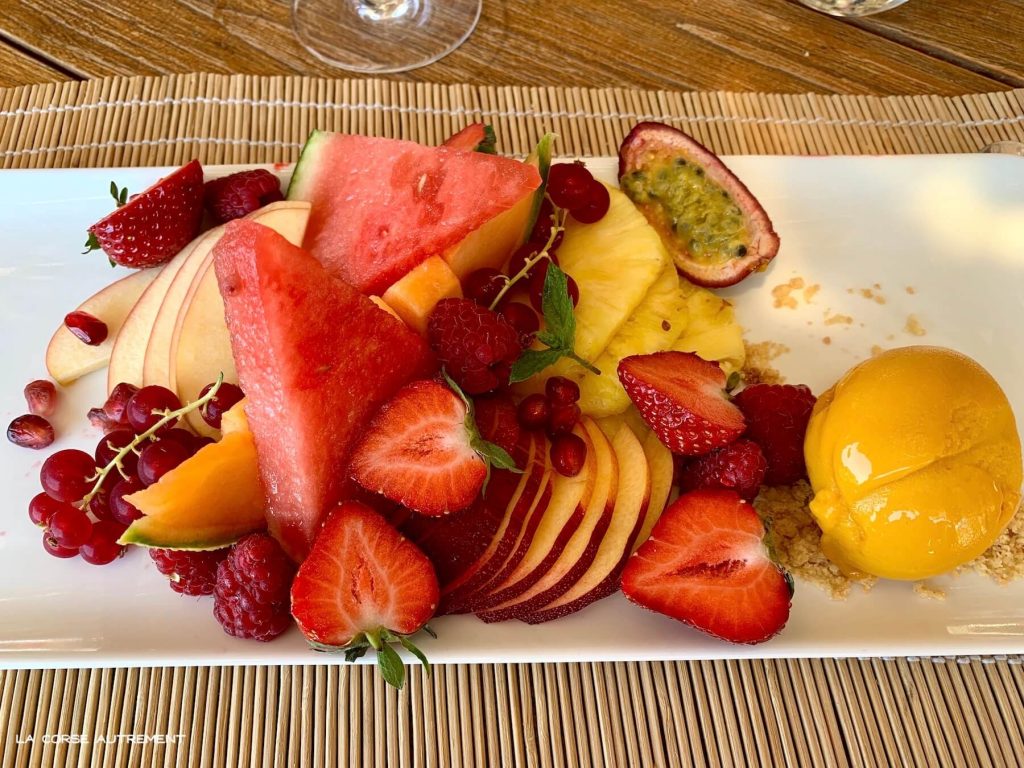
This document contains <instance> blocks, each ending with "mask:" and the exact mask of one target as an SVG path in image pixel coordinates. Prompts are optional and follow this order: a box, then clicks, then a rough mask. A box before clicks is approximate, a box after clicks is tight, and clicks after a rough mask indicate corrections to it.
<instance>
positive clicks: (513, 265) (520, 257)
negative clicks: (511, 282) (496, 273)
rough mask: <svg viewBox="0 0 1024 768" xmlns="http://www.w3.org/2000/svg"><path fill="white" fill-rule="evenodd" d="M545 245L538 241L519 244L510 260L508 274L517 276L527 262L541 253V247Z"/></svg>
mask: <svg viewBox="0 0 1024 768" xmlns="http://www.w3.org/2000/svg"><path fill="white" fill-rule="evenodd" d="M542 247H543V246H541V245H537V244H536V243H524V244H523V245H521V246H519V247H518V248H517V249H516V250H515V251H514V252H513V254H512V257H511V258H510V259H509V261H508V269H507V272H508V276H509V277H515V276H516V275H518V274H519V273H520V272H522V271H523V269H524V268H525V267H526V262H528V261H529V260H530V259H532V258H533V257H534V256H536V255H537V254H538V253H540V249H541V248H542Z"/></svg>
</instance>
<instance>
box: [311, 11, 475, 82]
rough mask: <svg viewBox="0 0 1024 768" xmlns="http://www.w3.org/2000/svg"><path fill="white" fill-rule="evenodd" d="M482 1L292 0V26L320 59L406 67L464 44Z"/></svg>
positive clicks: (370, 67)
mask: <svg viewBox="0 0 1024 768" xmlns="http://www.w3.org/2000/svg"><path fill="white" fill-rule="evenodd" d="M481 4H482V0H292V27H293V28H294V29H295V35H296V36H297V37H298V39H299V42H300V43H302V45H303V46H305V47H306V49H307V50H308V51H309V52H310V53H312V54H313V55H314V56H316V57H317V58H318V59H320V60H322V61H325V62H327V63H328V64H331V65H333V66H335V67H340V68H341V69H347V70H349V71H351V72H371V73H387V72H405V71H406V70H409V69H416V68H417V67H423V66H426V65H427V64H432V63H433V62H435V61H437V60H438V59H440V58H441V57H443V56H447V55H448V54H449V53H451V52H452V51H454V50H455V49H456V48H458V47H459V46H460V45H462V43H463V42H464V41H465V39H466V38H467V37H469V35H470V34H471V33H472V32H473V30H474V29H475V28H476V23H477V21H478V20H479V18H480V7H481Z"/></svg>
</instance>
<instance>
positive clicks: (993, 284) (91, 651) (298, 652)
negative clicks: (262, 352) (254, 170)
mask: <svg viewBox="0 0 1024 768" xmlns="http://www.w3.org/2000/svg"><path fill="white" fill-rule="evenodd" d="M728 162H729V164H730V165H731V166H732V167H733V168H734V170H735V171H736V172H737V173H738V174H739V176H740V177H741V178H742V179H743V180H744V181H745V182H746V183H747V185H748V186H749V187H750V189H751V190H752V191H753V192H754V194H755V195H757V196H758V197H759V198H760V200H761V201H762V203H763V204H764V206H765V208H766V209H767V210H768V212H769V213H770V214H771V216H772V218H773V220H774V222H775V226H776V228H777V229H778V232H779V233H780V235H781V237H782V249H781V251H780V253H779V256H778V258H777V260H776V262H775V263H774V264H773V265H772V266H771V268H770V269H769V270H768V271H767V272H766V273H764V274H760V275H756V276H754V277H751V278H749V279H748V280H746V281H745V282H744V283H743V285H742V286H741V287H739V288H734V289H730V290H728V291H727V292H726V293H727V294H728V295H729V296H730V297H731V298H733V299H734V300H735V303H736V307H737V312H738V315H739V318H740V320H741V322H742V323H743V325H744V327H745V328H746V334H747V338H748V340H749V341H751V342H759V341H766V340H771V341H776V342H780V343H782V344H785V345H786V346H787V347H789V349H790V352H789V353H788V354H786V355H784V356H782V357H780V358H779V359H778V360H777V361H775V363H774V364H775V365H776V366H777V367H778V368H779V369H780V370H781V371H782V372H783V373H784V374H785V375H786V376H787V377H788V378H789V380H790V381H793V382H804V383H807V384H809V385H810V386H811V387H812V388H813V389H814V391H815V392H819V393H820V392H821V391H822V390H823V389H825V388H826V387H828V386H829V385H830V384H831V383H832V382H833V381H834V380H835V379H836V378H837V377H838V376H839V375H840V374H842V373H843V371H845V370H846V369H847V368H848V367H849V366H850V365H852V364H853V363H855V362H857V361H858V360H861V359H863V358H865V357H867V356H868V355H869V354H870V351H871V348H872V346H873V345H878V346H881V347H893V346H900V345H906V344H915V343H927V344H937V345H945V346H950V347H954V348H956V349H959V350H961V351H963V352H965V353H967V354H969V355H971V356H972V357H974V358H975V359H977V360H978V361H979V362H981V363H982V364H983V365H984V366H985V367H987V368H988V369H989V370H990V371H991V372H992V373H993V375H995V377H996V378H997V379H998V380H999V381H1000V383H1001V384H1002V385H1003V387H1004V388H1005V389H1006V391H1007V393H1008V395H1009V397H1010V400H1011V401H1012V402H1013V405H1014V407H1015V410H1016V413H1017V414H1018V422H1019V423H1020V421H1019V420H1020V417H1021V416H1024V345H1022V344H1021V343H1020V328H1021V325H1022V321H1024V298H1022V296H1024V294H1022V293H1021V288H1020V287H1021V285H1024V161H1022V160H1020V159H1017V158H1011V157H1005V156H997V155H973V156H931V157H929V156H919V157H876V158H871V157H856V158H853V157H850V158H847V157H823V158H792V157H737V158H731V159H729V160H728ZM593 165H594V167H595V169H596V170H598V171H599V172H600V173H601V175H602V176H603V177H604V178H607V179H609V180H611V179H612V178H613V177H614V163H613V162H612V161H610V160H608V159H604V160H597V161H593ZM208 170H210V171H213V170H215V169H208ZM219 170H221V171H222V172H223V171H224V170H225V169H219ZM164 171H165V169H152V168H150V169H117V170H68V171H64V170H53V171H4V172H3V173H0V232H2V233H3V240H4V248H3V250H2V252H0V329H2V339H3V342H2V343H3V347H2V355H0V359H2V360H3V366H2V370H0V407H2V419H3V424H6V423H7V422H8V421H9V420H10V419H11V418H13V417H14V416H16V415H18V414H19V413H22V412H23V411H24V402H23V400H22V397H21V390H22V387H23V386H24V385H25V383H27V382H28V381H29V380H31V379H33V378H37V377H40V376H45V374H46V369H45V367H44V364H43V353H44V349H45V346H46V342H47V340H48V339H49V336H50V333H51V332H52V330H53V329H54V328H55V327H56V326H57V324H58V323H60V321H61V318H62V317H63V315H64V314H65V313H66V312H68V311H70V310H71V309H73V308H74V307H75V306H76V305H77V304H78V302H79V301H80V300H81V299H83V298H85V297H86V296H88V295H89V294H91V293H92V292H93V291H94V290H96V289H98V288H99V287H101V286H102V285H104V284H106V283H108V282H110V281H111V280H112V279H113V278H114V277H116V276H117V275H118V272H119V271H120V270H119V271H114V270H112V269H110V268H109V267H108V266H107V265H106V262H105V260H104V258H103V256H102V254H99V253H93V254H90V255H81V253H80V252H81V250H82V247H81V246H82V243H83V242H84V240H85V228H86V226H87V225H88V224H90V223H92V222H93V221H95V220H97V219H98V218H100V217H101V216H102V215H104V214H105V213H106V212H108V211H109V210H110V207H111V200H110V198H109V196H108V194H107V191H106V190H107V188H108V187H109V184H110V181H111V180H112V179H116V180H117V181H118V183H119V184H121V185H127V186H128V188H129V189H130V190H133V191H137V190H141V189H143V188H144V187H145V186H147V185H148V184H149V183H151V182H152V181H154V180H155V179H156V178H158V177H159V176H161V175H163V173H164ZM797 276H799V277H802V278H803V279H804V281H805V283H806V284H808V285H810V284H819V285H820V286H821V289H820V291H819V292H818V293H817V294H816V295H815V296H814V297H813V298H812V299H811V301H810V303H806V302H805V301H804V300H803V298H802V296H801V298H800V301H799V307H798V308H796V309H786V308H773V298H772V293H771V288H772V287H773V286H776V285H778V284H781V283H786V282H787V281H789V280H790V279H791V278H792V277H797ZM875 284H878V285H879V286H880V288H876V287H875ZM908 287H909V288H910V289H911V290H912V291H913V293H910V292H909V291H908V290H907V288H908ZM860 289H870V290H871V291H872V292H873V293H874V294H880V295H881V296H883V297H884V300H885V303H884V304H883V303H878V302H876V301H874V300H871V299H867V298H865V297H864V296H863V295H861V293H860V292H859V291H860ZM794 295H799V292H797V293H796V294H794ZM840 314H842V315H847V316H849V317H850V318H852V319H853V322H852V323H849V324H831V325H826V322H825V321H826V317H827V316H828V317H834V316H835V315H840ZM910 315H914V316H916V318H917V319H918V320H919V322H920V325H921V326H922V327H923V328H924V329H925V330H926V335H924V336H922V337H917V336H913V335H911V334H909V333H908V332H907V331H906V330H904V329H905V327H906V325H907V319H908V317H909V316H910ZM825 336H829V337H830V340H831V343H830V344H828V345H826V344H825V343H824V342H823V338H824V337H825ZM103 386H104V375H103V374H102V373H97V374H93V375H91V376H89V377H87V378H85V379H83V380H82V381H80V382H78V383H76V384H75V385H74V386H72V387H70V388H69V389H67V390H65V391H64V392H63V393H62V396H63V398H64V400H63V402H62V404H61V407H60V410H59V414H58V416H57V417H56V420H55V424H56V428H57V430H58V433H59V434H60V436H61V437H60V439H59V441H58V442H57V443H56V444H55V445H54V447H53V449H56V448H62V447H75V446H77V447H83V448H86V449H88V450H90V451H91V450H92V447H93V446H94V445H95V442H96V440H97V435H96V433H95V432H94V431H93V430H92V429H91V428H90V427H89V425H88V423H87V422H86V420H85V412H86V410H87V409H88V408H89V407H90V406H94V405H98V404H100V403H102V401H103V399H104V392H103ZM0 443H2V445H0V479H2V482H3V488H4V491H3V493H4V497H5V499H6V503H5V504H4V507H3V511H2V512H0V667H94V666H115V665H175V664H243V663H275V664H278V663H301V664H310V663H336V662H339V661H340V658H339V657H338V656H334V655H326V654H318V653H314V652H312V651H310V650H308V649H307V647H306V644H305V642H304V641H303V639H302V637H301V636H300V634H299V633H298V631H297V630H294V629H293V630H291V631H290V632H289V633H288V634H287V635H286V636H284V637H282V638H280V639H278V640H277V641H275V642H272V643H267V644H261V643H255V642H249V641H240V640H235V639H233V638H230V637H227V636H225V635H224V633H223V632H222V631H221V629H220V627H219V626H218V625H217V623H216V621H215V620H214V619H213V616H212V601H211V600H210V599H208V598H205V599H199V598H183V597H180V596H178V595H176V594H174V593H173V592H171V590H170V589H168V587H167V584H166V582H165V580H164V578H163V577H162V576H160V574H159V573H157V571H156V570H155V568H154V567H153V565H152V563H151V562H150V560H149V558H148V557H146V555H145V553H143V552H140V551H134V552H129V554H128V556H127V557H125V558H124V559H123V560H121V561H119V562H117V563H115V564H113V565H110V566H107V567H103V568H96V567H93V566H89V565H87V564H85V563H84V562H82V561H81V560H78V559H74V560H70V561H61V560H56V559H54V558H52V557H49V556H47V555H46V554H45V553H44V552H43V550H42V548H41V545H40V532H39V531H38V529H36V528H34V527H33V526H32V524H31V523H30V522H29V520H28V516H27V514H26V511H25V510H26V505H27V504H28V501H29V499H30V498H31V497H32V496H33V495H34V494H35V493H36V492H37V491H38V482H37V475H38V471H39V467H40V464H41V461H42V459H43V458H44V457H45V455H48V453H49V452H50V451H47V452H45V453H36V452H32V451H28V450H25V449H21V448H16V447H14V446H12V445H10V444H9V443H8V442H7V441H6V440H3V441H0ZM51 450H52V449H51ZM934 583H935V585H936V586H939V587H941V588H942V589H944V590H945V591H946V592H947V595H948V597H947V599H946V600H944V601H936V600H926V599H924V598H922V597H920V596H918V595H916V594H915V593H914V592H913V589H912V585H911V584H906V583H896V582H889V583H882V584H879V585H878V586H877V587H876V588H875V589H874V590H872V591H871V592H870V594H860V593H859V591H857V590H855V591H854V594H853V595H851V597H850V598H849V599H848V600H845V601H833V600H831V599H830V598H829V597H828V596H827V595H826V594H824V593H823V592H822V591H821V590H819V589H818V588H816V587H814V586H812V585H809V584H803V583H799V582H798V583H797V589H796V595H795V598H794V602H793V614H792V618H791V619H790V622H789V625H788V626H787V627H786V629H785V630H784V631H783V633H782V634H781V635H779V636H778V637H777V638H775V639H773V640H771V641H770V642H768V643H765V644H763V645H759V646H753V647H745V646H732V645H729V644H727V643H723V642H718V641H715V640H713V639H711V638H709V637H706V636H704V635H702V634H701V633H699V632H696V631H694V630H691V629H689V628H687V627H685V626H683V625H682V624H679V623H677V622H674V621H672V620H670V619H667V618H664V617H661V616H657V615H654V614H652V613H649V612H646V611H643V610H640V609H638V608H635V607H633V606H631V605H629V604H627V603H626V602H625V600H624V599H623V598H622V597H621V595H616V596H613V597H611V598H608V599H606V600H603V601H601V602H599V603H597V604H595V605H593V606H591V607H589V608H587V609H585V610H584V611H582V612H581V613H579V614H576V615H575V616H571V617H568V618H564V619H560V620H558V621H554V622H551V623H549V624H545V625H543V626H540V627H531V626H528V625H526V624H521V623H518V622H506V623H503V624H497V625H487V624H484V623H482V622H480V621H478V620H476V619H475V618H472V617H466V616H457V617H444V618H441V619H438V620H436V621H435V622H433V626H434V627H435V629H436V630H437V633H438V635H439V639H438V640H431V639H429V638H424V639H423V641H422V643H421V647H422V648H423V650H424V651H426V653H427V654H428V655H429V656H430V658H431V659H432V660H433V661H434V662H436V663H446V662H448V663H455V662H538V661H597V660H647V659H710V658H746V657H800V656H804V657H807V656H877V655H886V656H887V655H946V654H990V653H1021V652H1024V582H1018V583H1015V584H1011V585H1009V586H1005V587H1000V586H997V585H996V584H994V583H992V582H990V581H988V580H987V579H984V578H982V577H979V576H974V575H971V576H965V577H961V578H943V579H936V580H935V581H934Z"/></svg>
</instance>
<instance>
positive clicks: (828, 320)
mask: <svg viewBox="0 0 1024 768" xmlns="http://www.w3.org/2000/svg"><path fill="white" fill-rule="evenodd" d="M852 324H853V318H852V317H850V316H849V315H833V314H832V310H830V309H826V310H825V325H852Z"/></svg>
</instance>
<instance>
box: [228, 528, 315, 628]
mask: <svg viewBox="0 0 1024 768" xmlns="http://www.w3.org/2000/svg"><path fill="white" fill-rule="evenodd" d="M293 578H295V565H294V563H292V561H291V560H289V559H288V556H287V555H286V554H285V553H284V550H283V549H281V545H280V544H278V543H277V542H276V541H274V539H272V538H270V536H268V535H266V534H265V533H254V534H251V535H250V536H246V537H245V538H244V539H242V540H241V541H240V542H238V543H237V544H235V545H234V546H233V547H232V548H231V552H230V553H229V554H228V556H227V557H226V558H225V559H224V560H222V561H221V563H220V565H218V566H217V586H216V587H215V588H214V593H213V594H214V604H213V615H214V616H216V617H217V621H219V622H220V625H221V626H222V627H223V628H224V631H225V632H227V633H228V634H229V635H234V636H235V637H247V638H252V639H253V640H260V641H262V642H266V641H268V640H273V639H274V638H275V637H277V636H278V635H280V634H281V633H282V632H284V631H285V630H286V629H288V625H289V624H291V621H292V617H291V611H290V607H289V606H290V595H289V592H290V590H291V586H292V579H293Z"/></svg>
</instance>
